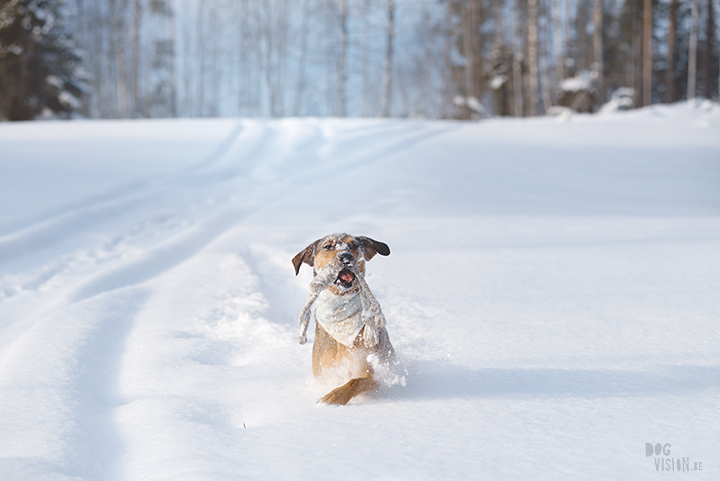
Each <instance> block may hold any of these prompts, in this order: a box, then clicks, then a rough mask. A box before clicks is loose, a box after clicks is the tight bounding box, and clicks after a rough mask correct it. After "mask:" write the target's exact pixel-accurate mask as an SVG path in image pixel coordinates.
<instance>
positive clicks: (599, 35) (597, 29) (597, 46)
mask: <svg viewBox="0 0 720 481" xmlns="http://www.w3.org/2000/svg"><path fill="white" fill-rule="evenodd" d="M593 26H594V30H593V70H595V71H596V72H597V92H598V100H599V101H600V103H603V102H605V78H604V68H605V67H604V63H603V2H602V0H595V7H594V9H593Z"/></svg>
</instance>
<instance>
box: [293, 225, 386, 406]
mask: <svg viewBox="0 0 720 481" xmlns="http://www.w3.org/2000/svg"><path fill="white" fill-rule="evenodd" d="M376 254H380V255H384V256H386V255H389V254H390V249H389V248H388V246H387V245H386V244H384V243H382V242H378V241H376V240H373V239H370V238H368V237H359V236H358V237H356V236H351V235H348V234H332V235H329V236H326V237H323V238H322V239H318V240H317V241H315V242H313V243H312V244H310V245H309V246H307V247H306V248H305V249H303V250H302V251H300V252H299V253H298V254H297V255H296V256H295V257H294V258H293V260H292V262H293V266H294V267H295V274H296V275H297V274H298V272H300V266H301V265H302V264H303V263H305V264H307V265H309V266H312V268H313V271H314V272H316V273H317V272H321V271H322V270H323V269H325V268H326V267H327V266H328V265H330V264H335V265H339V264H338V263H342V265H346V266H349V267H350V266H352V268H353V269H354V270H355V271H356V272H358V273H359V274H360V275H363V276H364V274H365V263H366V262H367V261H369V260H370V259H372V258H373V257H374V256H375V255H376ZM349 256H351V257H349ZM341 259H342V260H341ZM328 289H329V290H330V292H332V293H333V294H335V295H339V296H348V297H351V296H353V295H354V294H356V293H357V292H358V290H359V289H360V286H359V282H358V281H357V279H355V280H354V281H353V283H352V285H351V286H350V287H347V286H342V285H341V284H339V283H337V282H336V283H333V284H331V285H330V286H329V287H328ZM315 326H316V327H315V341H314V344H313V355H312V369H313V375H314V376H315V377H316V378H319V379H322V378H323V377H326V375H327V374H329V373H330V372H333V371H337V370H341V371H345V370H347V372H348V373H349V375H350V380H349V381H347V382H346V383H345V384H344V385H342V386H340V387H338V388H337V389H334V390H332V391H331V392H330V393H328V394H327V395H325V396H323V397H322V398H321V399H320V402H325V403H328V404H346V403H347V402H348V401H350V400H351V399H352V398H354V397H355V396H357V395H358V394H362V393H364V392H371V391H375V390H377V388H378V387H379V384H378V380H377V379H376V378H375V373H374V371H373V368H372V366H371V364H370V362H369V360H368V357H369V356H371V355H373V354H374V355H376V356H377V358H378V360H379V361H381V362H385V363H387V362H388V361H390V360H391V359H392V357H393V356H394V351H393V347H392V344H391V343H390V338H389V336H388V334H387V330H386V329H385V327H379V328H378V343H377V344H376V345H374V346H372V347H367V346H366V345H365V343H364V342H363V333H362V332H360V334H358V336H357V338H356V339H355V342H354V344H353V346H352V347H347V346H345V345H343V344H341V343H340V342H338V341H336V340H335V339H334V338H333V337H332V336H330V335H329V334H328V333H327V332H326V331H325V329H324V328H323V327H322V326H321V325H320V323H319V322H316V323H315ZM301 342H303V341H301Z"/></svg>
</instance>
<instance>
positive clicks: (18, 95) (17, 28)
mask: <svg viewBox="0 0 720 481" xmlns="http://www.w3.org/2000/svg"><path fill="white" fill-rule="evenodd" d="M62 8H63V5H62V0H0V119H1V118H5V119H8V120H30V119H33V118H35V117H37V116H38V115H39V114H41V113H43V111H45V110H46V109H49V110H51V111H52V112H55V113H56V114H58V115H59V116H67V115H69V114H70V113H72V112H74V111H76V110H78V109H79V108H80V100H79V98H80V97H81V95H82V91H83V87H82V85H83V84H82V80H81V78H80V75H79V72H80V55H79V53H78V51H77V50H76V49H75V47H74V44H73V42H72V39H71V37H70V36H69V34H68V33H67V32H66V31H65V29H64V25H63V17H62V13H63V12H62Z"/></svg>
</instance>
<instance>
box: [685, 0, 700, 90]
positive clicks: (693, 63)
mask: <svg viewBox="0 0 720 481" xmlns="http://www.w3.org/2000/svg"><path fill="white" fill-rule="evenodd" d="M690 15H691V20H690V43H689V46H688V80H687V98H688V100H692V99H694V98H695V82H696V79H697V29H698V9H697V0H690Z"/></svg>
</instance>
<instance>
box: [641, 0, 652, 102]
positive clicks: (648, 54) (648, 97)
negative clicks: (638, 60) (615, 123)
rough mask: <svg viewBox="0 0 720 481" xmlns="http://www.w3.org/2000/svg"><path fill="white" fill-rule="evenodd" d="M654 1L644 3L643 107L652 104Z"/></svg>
mask: <svg viewBox="0 0 720 481" xmlns="http://www.w3.org/2000/svg"><path fill="white" fill-rule="evenodd" d="M652 27H653V21H652V0H644V3H643V47H642V49H643V66H642V78H643V89H642V90H643V96H642V105H650V104H651V103H652V37H653V36H652Z"/></svg>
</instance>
